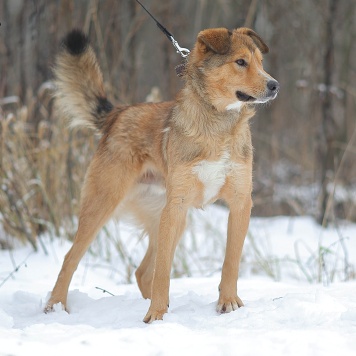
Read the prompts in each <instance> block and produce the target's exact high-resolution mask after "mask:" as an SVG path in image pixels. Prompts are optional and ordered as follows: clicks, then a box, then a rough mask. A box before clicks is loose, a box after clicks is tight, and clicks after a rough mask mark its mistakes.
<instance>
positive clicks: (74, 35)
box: [62, 29, 89, 56]
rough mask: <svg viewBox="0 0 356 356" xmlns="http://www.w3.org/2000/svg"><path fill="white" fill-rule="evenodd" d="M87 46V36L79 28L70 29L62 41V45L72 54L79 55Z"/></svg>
mask: <svg viewBox="0 0 356 356" xmlns="http://www.w3.org/2000/svg"><path fill="white" fill-rule="evenodd" d="M88 46H89V38H88V37H87V36H86V35H85V34H84V32H83V31H81V30H77V29H76V30H72V31H71V32H69V33H68V34H67V36H66V37H65V38H64V39H63V41H62V47H63V48H64V49H65V50H67V51H68V52H69V53H70V54H71V55H72V56H79V55H81V54H82V53H84V52H85V50H86V49H87V48H88Z"/></svg>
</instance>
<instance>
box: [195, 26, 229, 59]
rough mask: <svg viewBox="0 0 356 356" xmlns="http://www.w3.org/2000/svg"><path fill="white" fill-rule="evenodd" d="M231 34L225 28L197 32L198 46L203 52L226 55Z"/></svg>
mask: <svg viewBox="0 0 356 356" xmlns="http://www.w3.org/2000/svg"><path fill="white" fill-rule="evenodd" d="M231 35H232V32H231V31H229V30H228V29H227V28H213V29H208V30H204V31H201V32H199V34H198V45H199V46H200V47H201V48H202V50H203V51H205V53H206V52H208V51H212V52H214V53H217V54H226V53H227V52H228V51H229V49H230V46H231Z"/></svg>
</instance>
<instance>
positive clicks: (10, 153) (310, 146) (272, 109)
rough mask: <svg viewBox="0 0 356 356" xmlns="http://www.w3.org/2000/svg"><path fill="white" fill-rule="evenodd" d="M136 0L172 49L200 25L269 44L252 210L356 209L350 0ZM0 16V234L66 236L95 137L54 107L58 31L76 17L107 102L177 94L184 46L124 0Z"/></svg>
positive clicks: (36, 7) (354, 26)
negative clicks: (267, 100) (270, 90)
mask: <svg viewBox="0 0 356 356" xmlns="http://www.w3.org/2000/svg"><path fill="white" fill-rule="evenodd" d="M143 3H144V5H145V6H146V7H147V8H149V9H150V11H151V12H152V13H153V14H154V15H155V17H156V18H157V19H158V20H159V21H160V22H161V23H162V24H163V25H164V26H165V27H167V29H168V30H169V31H170V32H171V33H173V35H174V36H175V38H176V40H178V42H179V44H180V45H181V46H182V47H187V48H192V46H193V45H194V42H195V39H196V36H197V34H198V32H199V31H200V30H202V29H205V28H209V27H227V28H230V29H231V28H236V27H241V26H247V27H251V28H253V29H254V30H255V31H257V33H258V34H259V35H260V36H261V37H262V38H263V39H264V40H265V41H266V43H267V44H268V46H269V47H270V53H269V54H267V55H266V56H265V59H264V66H265V68H266V70H267V71H268V72H269V73H271V75H273V77H274V78H276V79H277V80H278V81H279V82H280V84H281V91H280V94H279V95H278V98H277V99H276V100H275V101H273V103H271V104H270V105H268V106H264V107H259V109H258V112H257V115H256V116H255V117H254V118H253V120H252V121H251V128H252V132H253V144H254V148H255V159H254V193H253V196H254V197H253V198H254V208H253V215H255V216H276V215H311V216H313V217H315V218H316V219H317V221H319V223H320V224H323V225H327V224H328V223H330V222H337V221H338V220H340V219H347V220H352V221H356V167H355V164H354V162H355V157H356V125H355V112H356V110H355V109H356V84H355V83H356V61H355V60H354V58H355V57H356V48H355V45H354V44H355V37H356V2H355V1H336V0H312V1H306V0H290V1H283V0H265V1H263V0H196V1H190V0H189V1H188V0H179V1H178V0H175V1H173V0H167V1H159V0H145V1H143ZM0 22H1V26H0V187H1V189H0V224H1V225H2V226H3V228H4V234H3V235H0V246H1V247H2V248H7V247H11V239H12V237H18V238H20V239H22V240H23V241H28V242H30V243H31V244H32V246H33V247H34V249H36V248H37V244H38V236H40V235H41V233H42V232H45V231H46V232H49V233H50V234H52V235H53V236H58V235H60V234H61V233H62V232H63V231H62V229H63V227H64V226H65V232H64V233H65V234H68V236H72V234H73V232H74V230H75V218H74V216H75V214H76V212H77V211H78V201H79V193H80V187H81V184H82V181H83V177H84V174H85V170H86V167H87V165H88V162H89V161H90V158H91V156H92V154H93V152H94V150H95V146H96V143H97V139H96V138H95V137H94V136H93V135H92V133H91V132H87V131H83V130H82V131H70V130H68V128H67V123H66V122H65V119H64V118H62V117H59V116H58V114H57V113H56V112H55V111H54V110H53V100H52V94H53V84H52V81H51V80H52V79H53V74H52V69H51V68H52V65H53V63H54V59H55V56H56V53H58V49H59V45H60V41H61V39H62V37H63V36H64V35H65V34H66V33H67V32H68V31H69V30H70V29H72V28H81V29H83V30H84V31H85V32H86V33H88V34H89V37H90V39H91V41H92V44H93V46H94V48H95V50H96V53H97V55H98V59H99V63H100V65H101V68H102V70H103V74H104V80H105V86H106V90H107V93H108V96H109V98H110V99H111V100H112V101H113V102H115V103H126V104H130V103H135V102H140V101H145V100H148V97H149V98H151V100H152V98H153V99H154V100H170V99H172V98H174V96H175V94H176V93H177V91H178V90H179V89H180V88H181V87H182V80H181V79H180V78H177V77H176V74H175V70H174V67H175V66H176V65H177V64H179V63H180V62H181V58H180V56H179V55H178V54H176V52H175V50H174V48H173V47H172V45H171V43H170V42H169V41H168V40H167V38H166V37H165V36H164V35H163V34H162V33H161V32H160V31H159V29H158V28H157V27H156V25H155V24H154V22H153V21H152V20H151V19H150V18H149V17H148V15H147V14H146V13H145V12H144V11H143V10H142V8H141V7H140V6H139V5H138V4H137V3H136V2H135V1H134V0H115V1H114V0H105V1H104V0H90V1H84V0H76V1H74V0H61V1H58V0H57V1H54V0H47V1H46V0H33V1H28V0H5V1H1V2H0ZM9 237H11V238H9Z"/></svg>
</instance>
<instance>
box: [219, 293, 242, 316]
mask: <svg viewBox="0 0 356 356" xmlns="http://www.w3.org/2000/svg"><path fill="white" fill-rule="evenodd" d="M243 306H244V303H243V302H242V300H241V299H240V298H239V297H238V296H235V297H233V298H222V297H220V298H219V301H218V305H217V306H216V311H217V312H218V313H220V314H224V313H230V312H232V311H234V310H236V309H238V308H240V307H243Z"/></svg>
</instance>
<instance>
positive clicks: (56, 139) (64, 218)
mask: <svg viewBox="0 0 356 356" xmlns="http://www.w3.org/2000/svg"><path fill="white" fill-rule="evenodd" d="M49 84H50V83H45V84H44V85H43V86H42V87H41V89H40V90H39V94H38V95H37V96H36V97H34V98H32V99H31V100H30V103H29V104H28V105H26V106H23V105H22V104H21V103H20V101H19V99H18V98H16V97H13V98H10V99H11V100H10V99H9V98H8V99H7V100H5V99H3V100H2V110H1V111H0V135H1V145H0V157H1V159H0V186H1V190H0V221H1V223H2V225H3V228H4V231H5V233H6V234H5V235H8V236H11V237H16V238H18V239H19V240H20V241H23V242H25V241H27V242H30V243H31V245H32V246H33V248H34V249H37V243H38V237H40V236H41V233H42V232H44V231H46V232H48V233H50V234H51V235H52V236H58V235H59V234H60V229H61V228H64V227H65V232H67V233H68V232H71V231H72V230H73V222H72V219H73V216H74V215H75V212H76V211H77V208H78V199H79V193H80V192H79V191H80V184H81V182H82V181H83V178H84V174H85V169H86V167H87V163H88V161H89V160H90V157H91V155H92V153H93V151H94V147H95V138H93V135H92V134H90V135H86V134H85V133H83V132H81V133H72V132H70V131H69V130H68V128H67V127H66V123H65V120H64V119H63V118H61V117H58V116H56V115H54V113H53V110H52V107H53V105H52V98H51V96H52V93H51V90H52V89H51V85H49ZM34 116H36V119H37V120H33V118H34ZM30 122H31V123H33V122H37V125H35V124H29V123H30ZM0 240H1V241H0V243H1V244H2V245H3V246H11V238H9V237H6V236H5V238H3V237H0Z"/></svg>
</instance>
